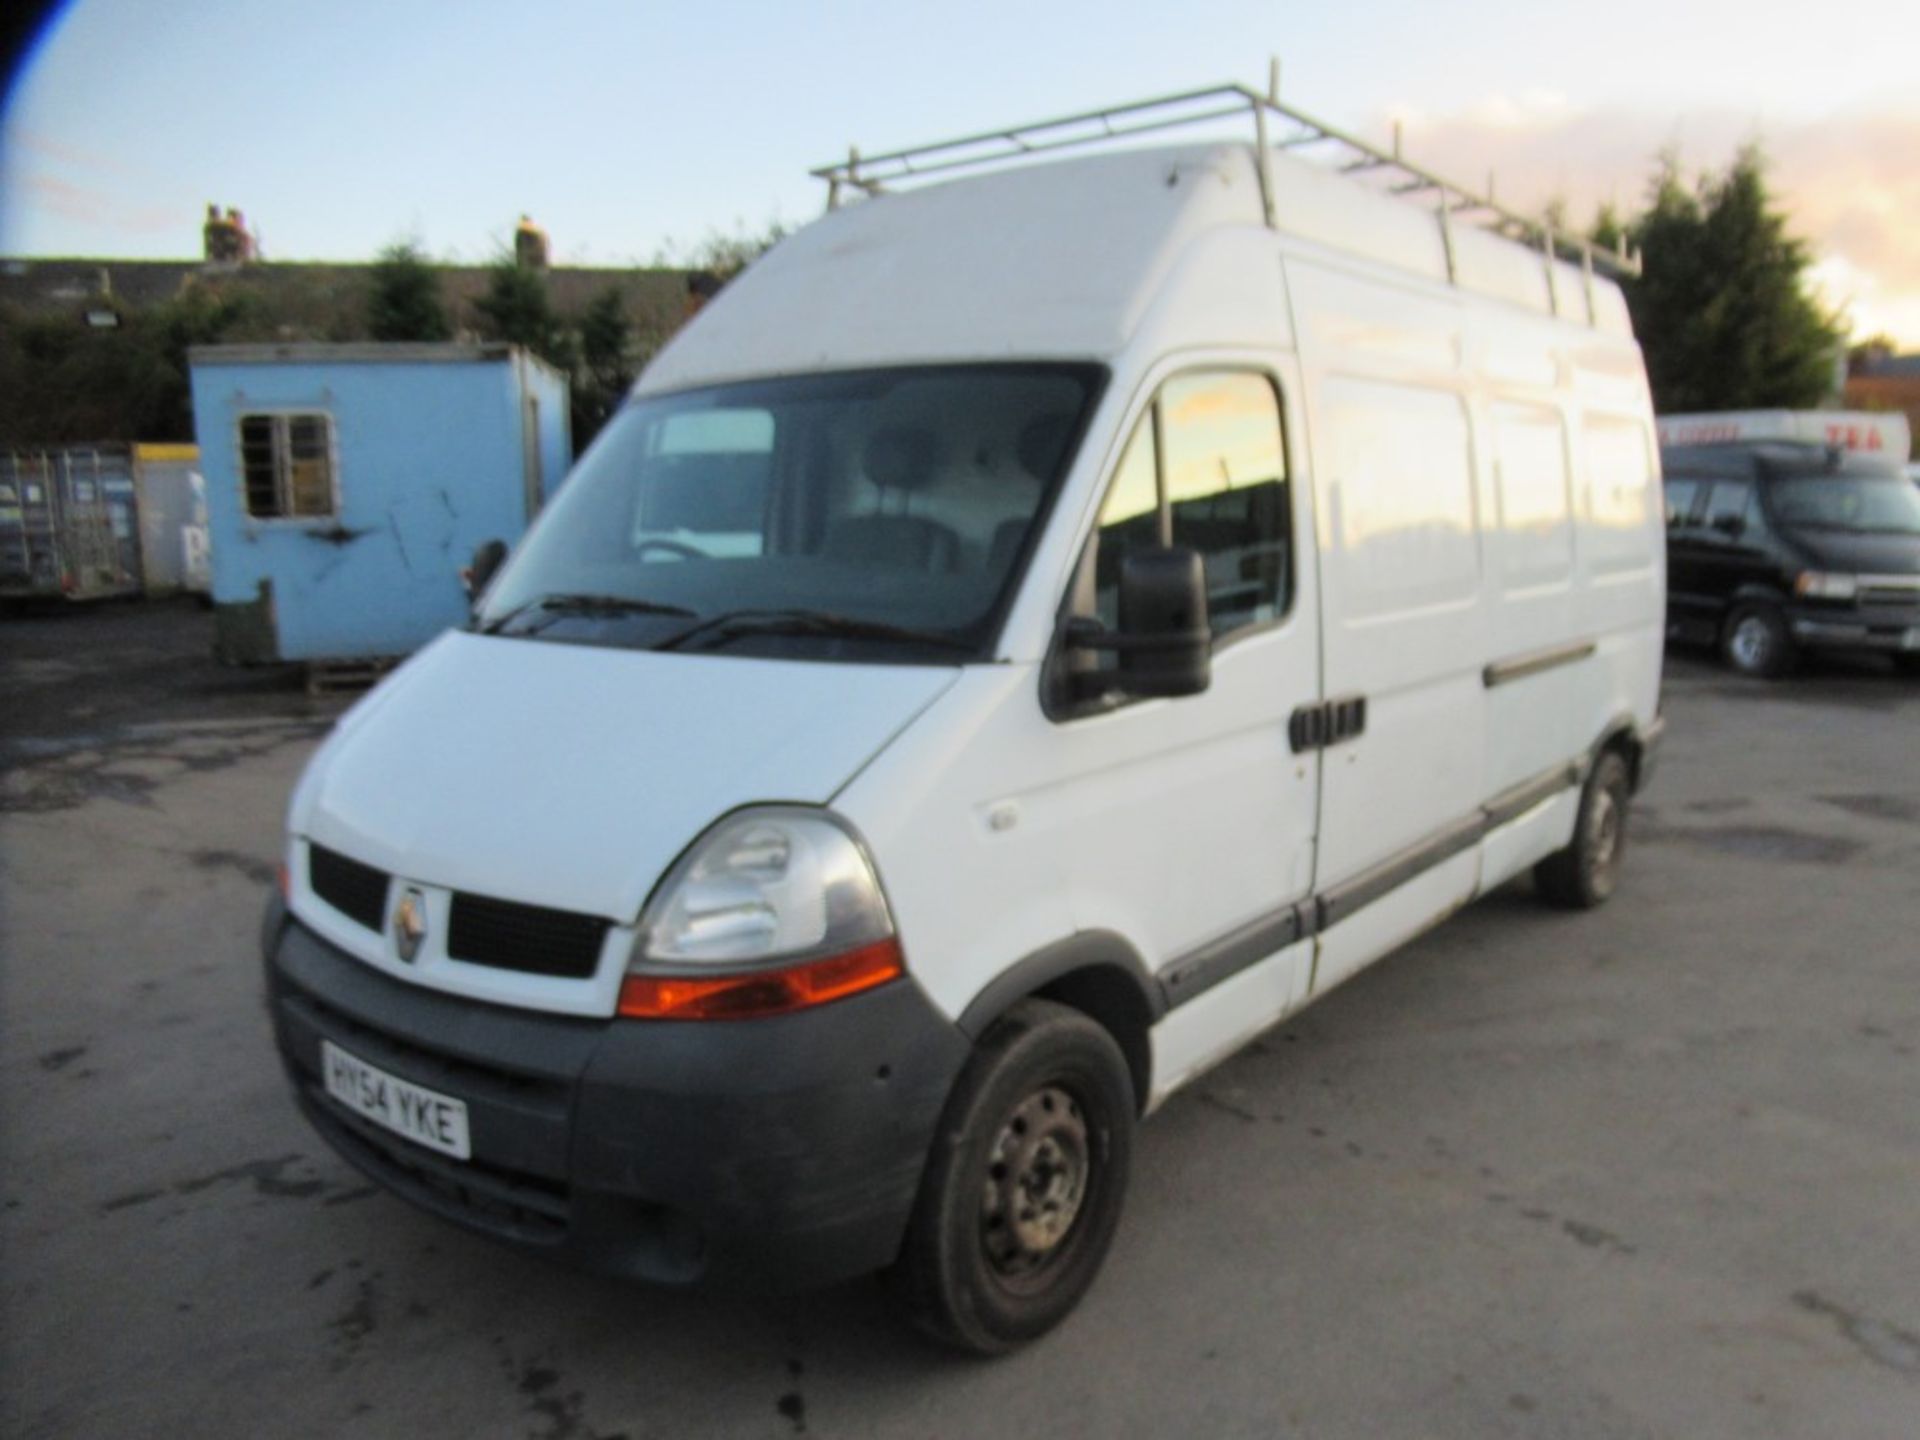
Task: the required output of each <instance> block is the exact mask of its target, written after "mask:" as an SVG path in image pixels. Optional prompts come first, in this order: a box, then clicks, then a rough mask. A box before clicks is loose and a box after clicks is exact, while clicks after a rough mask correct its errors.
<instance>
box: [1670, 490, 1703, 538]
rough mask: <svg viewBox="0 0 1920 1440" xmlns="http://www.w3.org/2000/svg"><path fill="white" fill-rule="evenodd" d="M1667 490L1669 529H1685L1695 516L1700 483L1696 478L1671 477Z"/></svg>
mask: <svg viewBox="0 0 1920 1440" xmlns="http://www.w3.org/2000/svg"><path fill="white" fill-rule="evenodd" d="M1666 492H1667V529H1669V530H1684V529H1686V528H1687V527H1688V525H1689V524H1690V523H1691V521H1692V518H1693V502H1694V500H1695V498H1697V497H1698V495H1699V494H1700V485H1699V482H1698V481H1694V480H1677V479H1673V478H1671V477H1669V479H1668V480H1667V483H1666Z"/></svg>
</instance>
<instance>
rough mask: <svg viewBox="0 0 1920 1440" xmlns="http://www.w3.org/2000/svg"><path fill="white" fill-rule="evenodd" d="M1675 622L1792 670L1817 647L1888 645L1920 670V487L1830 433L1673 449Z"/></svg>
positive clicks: (1678, 630) (1664, 464) (1747, 668)
mask: <svg viewBox="0 0 1920 1440" xmlns="http://www.w3.org/2000/svg"><path fill="white" fill-rule="evenodd" d="M1660 459H1661V468H1662V470H1663V471H1664V472H1665V476H1666V501H1667V633H1668V635H1669V636H1670V637H1672V638H1678V639H1688V640H1698V641H1701V642H1703V643H1706V644H1712V645H1717V646H1718V647H1719V649H1720V653H1721V655H1722V656H1724V657H1725V658H1726V661H1727V663H1728V664H1729V665H1731V666H1733V668H1734V669H1736V670H1738V671H1740V672H1741V673H1743V674H1747V675H1766V676H1772V675H1780V674H1783V673H1785V672H1786V671H1787V670H1789V669H1790V668H1792V665H1793V662H1794V660H1795V658H1796V657H1797V656H1798V655H1799V653H1800V652H1801V651H1803V650H1819V649H1831V650H1878V651H1881V652H1882V653H1885V654H1889V655H1891V656H1892V657H1893V662H1894V664H1895V665H1896V666H1898V667H1899V668H1900V669H1901V670H1903V671H1905V672H1906V673H1908V674H1914V675H1920V490H1916V489H1915V488H1914V485H1913V483H1912V482H1911V481H1909V480H1908V479H1906V477H1905V476H1904V474H1903V473H1902V471H1901V469H1900V467H1899V466H1898V465H1897V464H1893V463H1890V462H1888V461H1885V460H1878V459H1875V460H1869V459H1866V458H1863V457H1860V456H1854V455H1848V454H1847V453H1846V452H1844V451H1840V450H1833V449H1828V448H1826V447H1824V446H1820V445H1803V444H1788V443H1771V442H1767V443H1752V442H1749V443H1743V444H1730V445H1688V446H1674V447H1669V448H1667V449H1664V450H1662V451H1661V455H1660Z"/></svg>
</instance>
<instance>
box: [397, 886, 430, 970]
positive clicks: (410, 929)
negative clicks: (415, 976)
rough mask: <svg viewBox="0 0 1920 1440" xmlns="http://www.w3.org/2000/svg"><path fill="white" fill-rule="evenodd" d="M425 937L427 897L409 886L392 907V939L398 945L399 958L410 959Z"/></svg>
mask: <svg viewBox="0 0 1920 1440" xmlns="http://www.w3.org/2000/svg"><path fill="white" fill-rule="evenodd" d="M426 938H427V897H426V896H425V895H422V894H421V893H420V892H419V891H418V890H416V889H414V888H412V887H411V886H409V887H408V888H407V890H406V892H405V893H404V894H402V895H401V897H400V903H399V904H398V905H396V906H394V907H393V940H394V944H396V945H397V946H399V947H400V958H401V959H402V960H412V959H413V957H414V956H416V955H418V954H419V953H420V945H421V942H422V941H424V940H425V939H426Z"/></svg>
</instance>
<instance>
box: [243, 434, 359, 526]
mask: <svg viewBox="0 0 1920 1440" xmlns="http://www.w3.org/2000/svg"><path fill="white" fill-rule="evenodd" d="M334 479H335V477H334V463H333V420H332V417H330V416H328V415H325V414H273V415H242V416H241V417H240V480H241V488H242V490H243V492H244V493H245V495H246V501H247V514H248V515H249V516H251V517H252V518H254V519H256V520H309V519H327V518H330V517H332V516H333V515H334V513H335V512H336V510H337V508H338V506H337V504H336V500H335V486H334Z"/></svg>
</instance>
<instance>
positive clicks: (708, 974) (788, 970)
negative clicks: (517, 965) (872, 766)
mask: <svg viewBox="0 0 1920 1440" xmlns="http://www.w3.org/2000/svg"><path fill="white" fill-rule="evenodd" d="M903 969H904V965H903V962H902V958H901V954H900V944H899V941H898V940H897V939H896V938H895V935H894V929H893V917H892V915H891V914H889V913H888V910H887V901H886V897H885V896H884V895H883V894H882V893H881V891H880V881H879V878H878V877H877V876H875V874H874V873H873V866H872V865H871V864H870V863H869V862H868V860H867V856H866V852H865V851H864V850H863V849H862V848H861V846H860V844H859V842H858V841H856V840H855V839H854V837H853V835H852V833H851V832H850V831H848V830H847V829H846V828H845V827H844V826H842V825H841V824H839V823H838V822H837V821H835V820H834V819H832V818H831V817H829V816H828V815H827V814H826V813H825V812H824V811H819V810H803V809H799V808H797V807H788V806H767V807H764V808H760V809H754V810H743V811H741V812H739V813H738V814H735V815H730V816H728V817H727V818H726V819H724V820H722V821H720V823H719V824H717V825H715V826H714V827H713V828H712V829H711V830H709V831H708V832H707V833H706V834H705V835H703V836H702V837H701V838H700V839H699V840H698V841H697V842H695V844H694V846H693V848H692V849H691V850H689V851H688V852H687V853H686V854H685V855H684V856H682V857H681V859H680V861H679V863H678V864H676V865H675V866H674V867H673V869H672V870H671V871H669V872H668V874H667V878H666V879H665V880H664V881H663V882H662V883H661V885H660V888H659V890H658V891H656V892H655V894H654V897H653V899H652V900H651V901H650V902H648V905H647V909H646V912H645V914H643V915H642V916H641V918H640V933H639V936H638V937H637V939H636V940H635V942H634V949H633V959H632V961H631V963H630V964H629V967H628V971H627V976H626V979H625V981H624V982H623V983H622V985H621V988H620V1007H619V1008H620V1013H621V1014H622V1015H629V1016H638V1017H645V1018H648V1019H686V1020H696V1019H745V1018H750V1017H756V1016H764V1015H773V1014H780V1013H783V1012H785V1011H789V1010H798V1009H804V1008H806V1007H808V1006H810V1005H819V1004H823V1003H825V1002H826V1001H828V1000H837V999H840V998H842V997H843V996H846V995H852V994H857V993H858V992H859V991H861V990H868V989H871V988H873V987H874V986H875V985H880V984H884V983H885V982H886V981H888V980H891V979H894V978H895V977H896V976H898V975H900V974H901V973H902V971H903Z"/></svg>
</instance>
